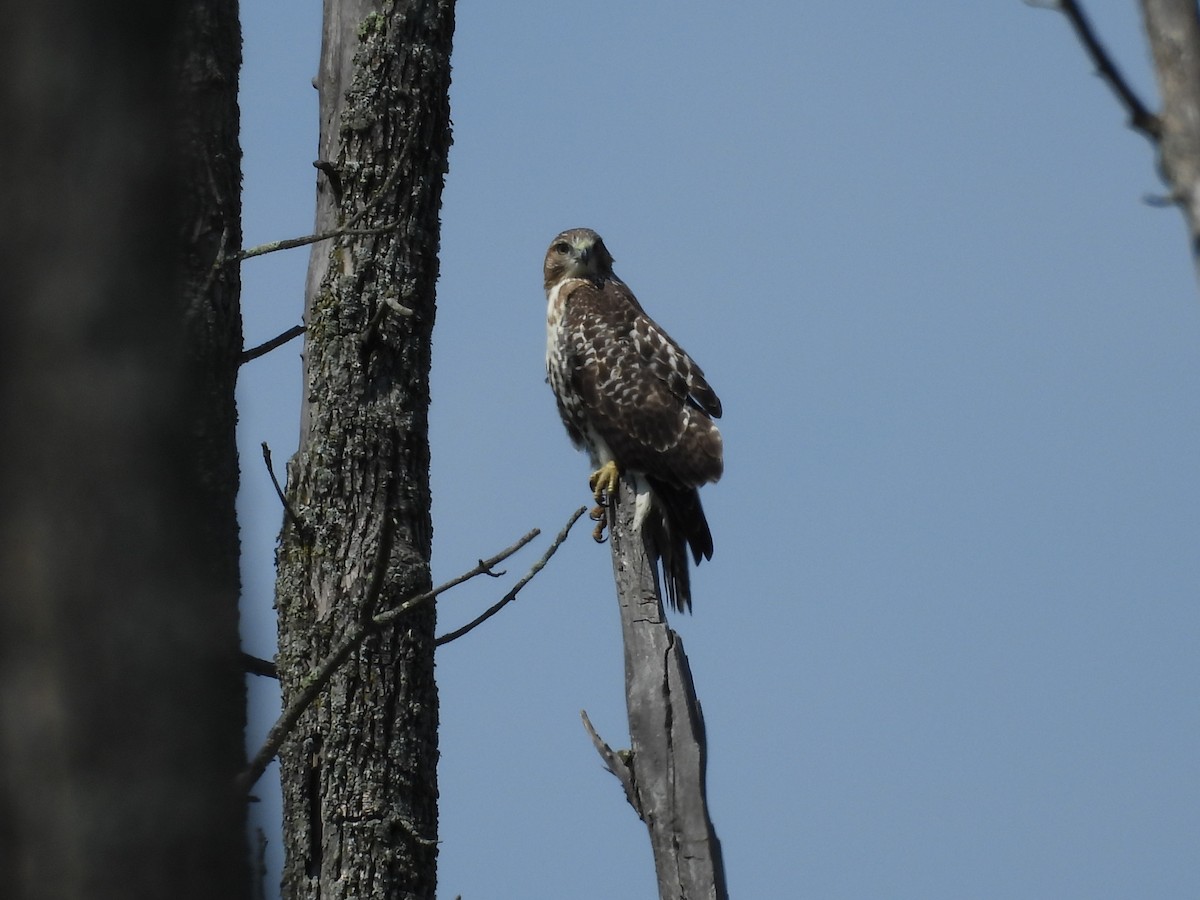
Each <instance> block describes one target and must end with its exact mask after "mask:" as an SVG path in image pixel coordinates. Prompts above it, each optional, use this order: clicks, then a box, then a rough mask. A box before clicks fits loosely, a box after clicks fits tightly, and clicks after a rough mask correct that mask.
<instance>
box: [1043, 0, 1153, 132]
mask: <svg viewBox="0 0 1200 900" xmlns="http://www.w3.org/2000/svg"><path fill="white" fill-rule="evenodd" d="M1026 2H1028V3H1029V4H1030V5H1031V6H1041V7H1045V8H1049V9H1056V10H1058V11H1059V12H1061V13H1062V14H1063V15H1064V16H1066V17H1067V21H1069V22H1070V23H1071V27H1072V28H1073V29H1074V30H1075V35H1076V36H1077V37H1078V38H1079V42H1080V43H1081V44H1083V48H1084V50H1086V51H1087V55H1088V56H1089V57H1090V58H1091V60H1092V62H1093V63H1094V64H1095V66H1096V72H1097V74H1099V75H1100V77H1101V78H1103V79H1104V81H1105V82H1107V83H1108V86H1109V87H1110V88H1112V91H1113V93H1114V94H1116V95H1117V99H1118V100H1120V101H1121V105H1122V106H1124V107H1125V110H1126V112H1128V113H1129V125H1130V127H1131V128H1133V129H1134V130H1135V131H1140V132H1141V133H1142V134H1144V135H1145V136H1146V137H1148V138H1150V140H1152V141H1158V140H1159V139H1160V138H1161V137H1162V122H1161V121H1160V120H1159V118H1158V116H1156V115H1155V114H1154V113H1152V112H1150V110H1149V109H1148V108H1147V106H1146V104H1144V103H1143V102H1142V101H1141V98H1140V97H1138V95H1137V94H1135V93H1134V92H1133V88H1131V87H1130V86H1129V82H1128V81H1127V80H1126V79H1125V76H1124V75H1123V74H1122V73H1121V70H1120V69H1118V68H1117V65H1116V63H1114V62H1113V59H1112V57H1111V56H1109V54H1108V51H1107V50H1105V49H1104V45H1103V44H1101V43H1100V39H1099V38H1098V37H1097V36H1096V30H1095V29H1094V28H1092V23H1091V21H1090V20H1089V19H1088V17H1087V16H1086V15H1085V14H1084V11H1083V7H1082V6H1080V5H1079V3H1078V2H1076V0H1052V2H1039V0H1026Z"/></svg>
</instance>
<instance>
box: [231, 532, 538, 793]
mask: <svg viewBox="0 0 1200 900" xmlns="http://www.w3.org/2000/svg"><path fill="white" fill-rule="evenodd" d="M390 521H391V517H390V516H388V517H385V519H384V523H385V526H386V524H387V523H388V522H390ZM539 534H541V531H540V530H538V529H537V528H535V529H533V530H532V531H530V532H529V533H528V534H526V535H525V536H524V537H522V538H521V539H520V540H519V541H517V542H516V543H515V544H513V545H512V546H511V547H508V548H506V549H504V550H501V551H500V552H499V553H497V554H496V555H495V556H493V557H491V558H490V559H481V560H480V561H479V563H478V564H477V565H476V566H475V567H474V568H472V569H469V570H468V571H466V572H464V573H463V574H462V575H459V576H458V577H457V578H452V579H451V580H450V581H447V582H446V583H445V584H443V585H440V586H438V587H436V588H434V589H433V590H431V591H426V592H424V593H421V594H418V595H417V596H415V597H413V598H411V599H409V600H406V601H405V602H404V603H402V604H400V606H398V607H396V608H395V609H389V610H387V611H386V612H382V613H379V614H378V615H376V616H372V617H371V618H368V619H364V620H363V621H361V622H359V623H358V624H357V625H355V626H354V627H353V628H351V629H350V630H349V631H348V632H347V633H346V634H345V635H344V636H343V638H342V640H341V642H340V643H339V644H338V645H337V646H336V647H335V648H334V649H333V651H332V652H330V654H329V655H328V656H326V657H325V659H324V660H322V661H321V664H320V665H319V666H317V668H316V669H314V670H313V671H312V672H310V673H309V674H308V675H307V676H306V677H305V678H304V680H303V681H302V682H301V684H300V687H299V689H298V690H297V691H296V693H295V695H294V696H293V697H292V699H291V700H290V701H289V703H288V705H287V708H286V709H284V711H283V713H282V714H281V715H280V717H279V718H278V719H277V720H276V721H275V724H274V725H272V726H271V730H270V731H269V732H268V733H267V737H266V740H265V741H263V745H262V746H261V747H260V748H259V750H258V752H257V753H255V754H254V758H253V759H251V760H250V763H249V765H247V767H246V769H245V771H243V772H242V773H241V775H239V776H238V778H237V786H238V789H239V790H241V791H248V790H250V788H251V787H253V785H254V783H255V782H256V781H258V779H259V778H261V777H262V773H263V772H265V771H266V769H267V766H268V765H269V764H270V762H271V760H272V759H274V758H275V755H276V754H277V753H278V752H279V748H280V747H281V746H283V742H284V741H285V740H287V736H288V735H289V734H290V733H291V730H292V728H294V727H295V725H296V723H297V722H298V721H299V720H300V716H302V715H303V714H304V711H305V710H306V709H308V707H309V706H311V705H312V702H313V701H314V700H315V699H316V698H317V696H318V695H319V694H320V693H321V691H322V689H324V687H325V685H326V684H328V683H329V679H330V678H332V677H333V673H334V672H336V671H337V670H338V667H340V666H341V664H342V663H343V662H345V661H346V660H347V659H348V658H349V656H350V654H351V653H353V652H354V651H355V650H356V649H357V648H358V646H359V645H360V644H362V642H363V641H364V640H365V639H366V637H367V635H369V634H371V633H373V632H375V631H377V630H378V629H380V628H382V627H383V626H385V625H387V624H389V623H391V622H394V621H395V620H396V619H397V618H399V617H400V616H401V615H403V614H404V613H406V612H408V611H409V610H410V609H412V608H413V607H414V606H417V605H418V604H421V603H426V602H428V601H429V600H432V599H433V598H435V597H437V596H438V595H439V594H442V593H444V592H445V591H448V590H450V588H452V587H455V586H457V585H460V584H462V583H463V582H464V581H467V580H469V579H471V578H475V577H476V576H478V575H490V574H492V569H493V568H494V567H495V566H496V565H497V564H499V563H501V562H503V561H504V560H506V559H508V557H510V556H512V555H513V554H514V553H516V552H517V551H518V550H520V549H521V548H522V547H524V546H525V545H526V544H528V543H529V542H530V541H532V540H533V539H534V538H535V537H537V536H538V535H539ZM389 544H390V540H388V539H385V535H384V534H380V539H379V546H380V548H384V547H385V546H386V545H389ZM379 556H382V559H380V558H379ZM386 569H387V551H386V550H385V551H384V552H382V553H381V554H378V555H377V558H376V562H375V566H374V571H373V573H372V578H371V583H370V585H369V586H368V588H367V595H368V596H367V598H366V602H365V604H364V608H366V609H372V608H374V606H375V601H376V599H377V597H378V594H379V592H380V590H381V588H382V585H383V582H384V578H383V575H382V573H383V572H386Z"/></svg>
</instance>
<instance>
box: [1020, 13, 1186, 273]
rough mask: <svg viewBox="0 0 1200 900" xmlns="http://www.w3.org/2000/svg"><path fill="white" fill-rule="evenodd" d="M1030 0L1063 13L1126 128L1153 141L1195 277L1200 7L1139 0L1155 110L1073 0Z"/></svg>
mask: <svg viewBox="0 0 1200 900" xmlns="http://www.w3.org/2000/svg"><path fill="white" fill-rule="evenodd" d="M1027 2H1028V0H1027ZM1034 5H1038V6H1048V7H1050V8H1052V9H1057V10H1058V11H1059V12H1061V13H1062V14H1063V15H1064V16H1066V17H1067V20H1068V21H1069V22H1070V23H1071V27H1072V28H1073V29H1074V30H1075V34H1076V36H1077V37H1078V38H1079V41H1080V43H1081V44H1082V45H1083V48H1084V50H1085V51H1086V52H1087V54H1088V56H1089V57H1090V58H1091V60H1092V62H1094V63H1095V65H1096V69H1097V71H1098V73H1099V74H1100V76H1101V77H1102V78H1103V79H1104V80H1105V82H1106V83H1107V84H1108V85H1109V87H1110V88H1112V90H1113V93H1115V94H1116V95H1117V98H1118V100H1119V101H1120V102H1121V105H1122V106H1124V107H1125V110H1126V111H1127V112H1128V113H1129V123H1130V125H1131V127H1133V128H1134V129H1135V130H1137V131H1139V132H1140V133H1141V134H1144V135H1145V136H1146V137H1148V138H1149V139H1150V140H1151V141H1152V142H1153V144H1154V146H1155V149H1156V150H1157V151H1158V164H1159V171H1160V172H1161V173H1162V177H1163V179H1164V180H1165V181H1166V182H1167V184H1168V186H1169V188H1170V191H1169V197H1170V201H1171V202H1172V203H1174V204H1175V205H1176V206H1178V207H1179V208H1180V210H1181V211H1182V212H1183V216H1184V220H1185V222H1186V223H1187V227H1188V236H1189V240H1190V246H1191V252H1192V265H1193V267H1194V268H1195V270H1196V277H1197V279H1198V280H1200V10H1198V9H1197V6H1196V2H1195V0H1141V7H1142V17H1143V19H1144V21H1145V25H1146V36H1147V38H1148V39H1149V42H1150V50H1151V53H1152V55H1153V57H1154V70H1155V74H1156V76H1157V80H1158V89H1159V95H1160V98H1161V106H1162V109H1161V111H1160V112H1159V113H1158V114H1155V113H1152V112H1151V111H1150V110H1149V109H1148V108H1147V107H1146V105H1145V104H1144V103H1142V101H1141V100H1140V99H1139V98H1138V96H1137V95H1136V94H1135V93H1134V91H1133V89H1132V88H1131V87H1130V86H1129V82H1128V81H1127V80H1126V78H1125V77H1124V75H1122V73H1121V71H1120V69H1119V68H1118V67H1117V65H1116V63H1115V62H1113V59H1112V57H1111V56H1110V55H1109V53H1108V51H1107V50H1105V48H1104V46H1103V45H1102V44H1101V43H1100V40H1099V38H1098V37H1097V36H1096V32H1095V29H1094V28H1093V27H1092V25H1091V22H1090V21H1089V20H1088V18H1087V16H1086V15H1085V14H1084V12H1083V8H1082V6H1081V5H1080V3H1078V2H1077V0H1055V2H1050V3H1046V2H1038V3H1034Z"/></svg>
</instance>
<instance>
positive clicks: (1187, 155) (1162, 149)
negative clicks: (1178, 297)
mask: <svg viewBox="0 0 1200 900" xmlns="http://www.w3.org/2000/svg"><path fill="white" fill-rule="evenodd" d="M1141 5H1142V15H1143V18H1144V20H1145V24H1146V35H1147V37H1148V38H1149V41H1150V50H1151V53H1152V54H1153V56H1154V69H1155V72H1156V74H1157V77H1158V90H1159V95H1160V99H1161V103H1162V109H1161V110H1160V111H1159V114H1158V118H1159V123H1160V136H1159V141H1158V143H1159V162H1160V167H1161V169H1162V173H1163V177H1164V178H1166V180H1167V183H1168V184H1169V185H1170V187H1171V195H1172V197H1173V198H1174V199H1175V201H1176V202H1177V203H1178V204H1179V207H1180V209H1182V210H1183V215H1184V219H1185V221H1186V222H1187V226H1188V235H1189V238H1190V244H1191V250H1192V264H1193V266H1194V267H1195V268H1196V276H1197V279H1200V12H1198V11H1197V5H1196V0H1142V3H1141Z"/></svg>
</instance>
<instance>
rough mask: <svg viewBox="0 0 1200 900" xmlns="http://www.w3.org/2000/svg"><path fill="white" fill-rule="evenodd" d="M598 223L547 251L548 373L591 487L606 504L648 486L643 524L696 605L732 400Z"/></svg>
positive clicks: (686, 600)
mask: <svg viewBox="0 0 1200 900" xmlns="http://www.w3.org/2000/svg"><path fill="white" fill-rule="evenodd" d="M612 263H613V258H612V256H611V255H610V254H609V252H608V248H606V247H605V246H604V241H603V240H601V239H600V235H598V234H596V232H594V231H592V230H591V229H590V228H574V229H571V230H570V231H564V232H563V233H562V234H560V235H559V236H558V237H556V238H555V239H554V240H553V241H552V242H551V244H550V249H549V250H547V251H546V264H545V270H544V273H545V284H546V299H547V300H548V301H549V303H548V308H547V314H546V371H547V372H548V373H549V376H550V386H551V387H552V388H553V389H554V396H555V398H556V399H557V401H558V412H559V414H560V415H561V416H562V420H563V424H564V425H566V426H567V433H568V434H569V435H570V437H571V440H572V441H573V442H574V444H575V446H576V447H579V448H581V449H586V450H587V451H588V454H589V455H590V456H591V458H592V466H593V467H594V468H595V469H596V471H595V472H593V473H592V476H591V479H590V484H591V486H592V490H593V492H594V495H595V498H596V502H597V503H598V504H600V505H599V507H598V508H597V509H596V510H593V513H592V516H593V518H596V519H598V520H599V521H600V523H601V524H600V525H598V526H597V528H596V535H595V536H596V539H597V540H602V539H603V537H602V535H603V528H604V519H605V507H606V506H607V504H608V502H609V501H610V500H611V498H612V496H613V495H614V493H615V491H616V487H617V484H618V482H619V480H620V477H621V475H623V474H625V473H629V474H631V475H633V476H634V478H635V481H636V483H637V493H638V497H637V513H636V517H635V521H636V523H637V525H638V527H642V526H643V524H646V525H648V526H649V527H650V528H652V529H653V531H652V534H653V542H654V547H655V548H656V550H657V552H658V555H659V558H660V560H659V561H660V564H661V567H662V574H663V581H664V582H665V586H666V591H667V599H668V600H669V601H670V603H671V605H672V606H674V607H675V609H677V610H681V611H682V610H689V611H690V610H691V606H692V592H691V584H690V579H689V577H688V561H687V552H688V547H689V546H690V547H691V551H692V556H693V557H694V558H695V560H696V563H697V564H699V562H700V560H701V558H704V559H712V553H713V543H712V533H711V532H710V531H709V529H708V521H707V520H706V519H705V518H704V510H703V509H702V508H701V506H700V492H699V490H697V488H699V486H700V485H703V484H707V483H709V482H712V481H716V480H717V479H719V478H720V477H721V471H722V468H723V465H724V464H723V462H722V458H721V432H720V431H718V430H717V426H716V425H714V424H713V421H712V420H713V419H717V418H720V416H721V401H720V400H719V399H717V395H716V393H715V392H714V391H713V389H712V388H711V387H709V385H708V382H707V381H705V380H704V372H702V371H701V370H700V367H699V366H698V365H696V364H695V363H694V362H693V361H692V358H691V357H690V356H688V355H687V354H686V353H685V352H684V351H683V348H682V347H680V346H679V345H678V344H677V343H675V342H674V341H673V340H671V336H670V335H668V334H667V333H666V332H665V331H663V330H662V328H660V327H659V325H658V324H657V323H656V322H655V321H654V320H653V319H651V318H650V317H649V316H648V315H646V312H645V310H643V309H642V306H641V304H640V303H638V301H637V298H636V297H634V296H633V292H632V291H631V290H629V288H628V287H626V286H625V284H624V282H622V281H621V279H619V278H618V277H617V276H616V275H614V274H613V270H612Z"/></svg>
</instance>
